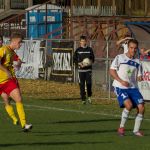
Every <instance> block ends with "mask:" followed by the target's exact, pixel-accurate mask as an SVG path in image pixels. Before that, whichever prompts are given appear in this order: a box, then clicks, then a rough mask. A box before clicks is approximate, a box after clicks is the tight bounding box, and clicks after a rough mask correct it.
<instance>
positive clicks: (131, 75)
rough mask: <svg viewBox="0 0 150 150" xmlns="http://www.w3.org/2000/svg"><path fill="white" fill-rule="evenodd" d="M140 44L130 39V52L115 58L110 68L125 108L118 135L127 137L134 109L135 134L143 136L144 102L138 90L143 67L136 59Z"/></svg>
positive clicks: (119, 100) (116, 90)
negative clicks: (127, 128)
mask: <svg viewBox="0 0 150 150" xmlns="http://www.w3.org/2000/svg"><path fill="white" fill-rule="evenodd" d="M137 47H138V42H137V41H136V40H135V39H130V40H129V42H128V52H127V53H125V54H120V55H117V56H116V57H115V59H114V60H113V62H112V64H111V67H110V75H111V76H112V77H113V78H114V82H113V86H114V89H115V93H116V95H117V99H118V102H119V105H120V107H121V108H124V109H123V111H122V116H121V123H120V127H119V128H118V134H119V135H121V136H123V135H125V128H124V127H125V123H126V121H127V119H128V116H129V112H130V111H131V110H132V108H137V115H136V118H135V125H134V129H133V134H134V135H136V136H143V133H142V132H141V131H140V126H141V123H142V120H143V115H144V100H143V97H142V95H141V93H140V92H139V90H138V86H137V81H142V73H141V65H140V62H139V59H136V58H135V55H136V52H137Z"/></svg>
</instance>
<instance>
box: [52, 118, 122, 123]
mask: <svg viewBox="0 0 150 150" xmlns="http://www.w3.org/2000/svg"><path fill="white" fill-rule="evenodd" d="M108 121H117V122H118V121H120V118H110V119H94V120H67V121H56V122H50V124H67V123H68V124H69V123H73V124H74V123H92V122H93V123H94V122H108Z"/></svg>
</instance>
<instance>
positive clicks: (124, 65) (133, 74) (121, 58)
mask: <svg viewBox="0 0 150 150" xmlns="http://www.w3.org/2000/svg"><path fill="white" fill-rule="evenodd" d="M110 69H114V70H116V71H117V74H118V76H119V77H120V78H121V79H122V80H123V81H127V82H128V83H129V87H125V86H123V85H122V84H121V83H120V82H119V81H117V80H114V82H113V86H114V87H119V88H121V89H128V88H137V87H138V86H137V77H138V76H141V75H142V73H141V65H140V62H139V59H130V58H129V57H127V55H126V54H120V55H117V56H116V57H115V59H114V60H113V62H112V64H111V67H110Z"/></svg>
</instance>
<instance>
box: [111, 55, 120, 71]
mask: <svg viewBox="0 0 150 150" xmlns="http://www.w3.org/2000/svg"><path fill="white" fill-rule="evenodd" d="M118 68H119V56H116V57H115V59H114V60H113V62H112V64H111V66H110V69H113V70H118Z"/></svg>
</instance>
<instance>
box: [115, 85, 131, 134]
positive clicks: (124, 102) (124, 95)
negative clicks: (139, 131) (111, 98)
mask: <svg viewBox="0 0 150 150" xmlns="http://www.w3.org/2000/svg"><path fill="white" fill-rule="evenodd" d="M115 93H116V95H117V99H118V102H119V105H120V108H124V109H123V111H122V115H121V121H120V127H119V128H118V134H119V135H121V136H123V135H124V134H125V128H124V127H125V124H126V122H127V119H128V116H129V112H130V111H131V109H132V106H133V105H132V102H131V100H130V98H129V96H128V92H127V90H125V89H120V88H115Z"/></svg>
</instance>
